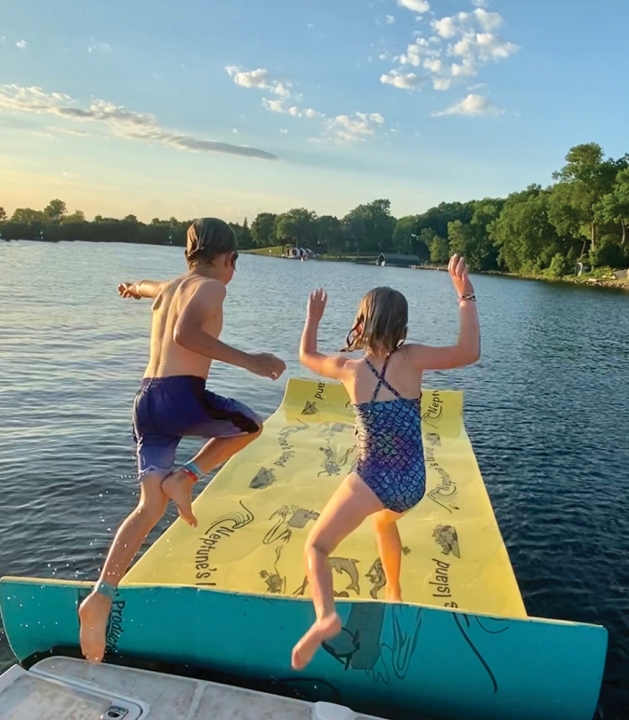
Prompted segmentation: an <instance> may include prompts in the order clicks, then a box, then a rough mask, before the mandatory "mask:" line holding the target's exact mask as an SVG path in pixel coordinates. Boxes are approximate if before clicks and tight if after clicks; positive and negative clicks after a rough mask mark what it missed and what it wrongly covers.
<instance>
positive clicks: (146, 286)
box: [118, 280, 168, 300]
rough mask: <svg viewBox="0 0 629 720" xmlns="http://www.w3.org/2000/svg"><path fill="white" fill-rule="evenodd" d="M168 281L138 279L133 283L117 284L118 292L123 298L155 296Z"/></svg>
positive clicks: (137, 298)
mask: <svg viewBox="0 0 629 720" xmlns="http://www.w3.org/2000/svg"><path fill="white" fill-rule="evenodd" d="M167 284H168V282H159V281H156V280H140V282H134V283H120V285H118V294H119V295H120V296H121V297H124V298H135V299H136V300H139V299H140V298H156V297H157V296H158V295H159V294H160V293H161V291H162V290H163V289H164V286H165V285H167Z"/></svg>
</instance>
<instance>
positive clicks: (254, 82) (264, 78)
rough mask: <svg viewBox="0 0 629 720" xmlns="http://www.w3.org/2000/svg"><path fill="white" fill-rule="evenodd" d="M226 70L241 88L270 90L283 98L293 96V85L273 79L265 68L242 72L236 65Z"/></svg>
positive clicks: (229, 66)
mask: <svg viewBox="0 0 629 720" xmlns="http://www.w3.org/2000/svg"><path fill="white" fill-rule="evenodd" d="M225 70H227V73H228V74H229V76H230V77H232V78H233V80H234V82H235V83H236V85H240V87H245V88H258V89H260V90H270V91H271V92H272V93H275V95H279V97H281V98H289V97H290V96H291V89H290V88H291V84H290V83H289V82H286V81H281V80H277V79H276V78H273V77H272V76H271V74H270V73H269V71H268V70H265V69H264V68H257V69H256V70H240V69H239V68H237V67H236V66H235V65H228V66H227V67H226V68H225Z"/></svg>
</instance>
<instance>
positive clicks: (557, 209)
mask: <svg viewBox="0 0 629 720" xmlns="http://www.w3.org/2000/svg"><path fill="white" fill-rule="evenodd" d="M623 162H624V161H614V160H611V159H608V160H605V159H604V156H603V149H602V148H601V146H600V145H598V144H597V143H587V144H584V145H575V146H574V147H573V148H571V149H570V150H569V151H568V154H567V155H566V164H565V165H564V167H563V168H562V169H561V170H559V171H558V172H555V173H553V177H554V178H555V179H556V180H559V183H558V184H557V185H556V186H555V187H554V189H553V196H552V201H551V205H550V207H549V218H550V221H551V222H552V223H553V225H555V227H556V228H557V231H558V232H559V234H560V235H563V234H566V233H567V232H569V233H570V234H571V235H572V236H573V237H581V238H582V239H583V251H585V249H586V247H587V245H588V244H589V247H590V249H591V250H594V249H595V248H596V241H597V237H598V224H597V217H596V207H597V205H598V203H599V202H600V201H601V199H602V198H603V196H604V195H606V194H607V193H609V192H611V190H612V187H613V184H614V179H615V177H616V174H617V172H618V170H619V169H620V168H621V166H622V164H623Z"/></svg>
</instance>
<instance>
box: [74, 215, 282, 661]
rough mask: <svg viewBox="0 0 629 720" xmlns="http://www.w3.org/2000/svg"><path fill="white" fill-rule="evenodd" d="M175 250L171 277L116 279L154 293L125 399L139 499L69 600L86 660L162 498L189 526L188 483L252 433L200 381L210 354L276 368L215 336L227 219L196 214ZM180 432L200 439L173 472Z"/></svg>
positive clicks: (264, 370) (132, 292) (133, 290)
mask: <svg viewBox="0 0 629 720" xmlns="http://www.w3.org/2000/svg"><path fill="white" fill-rule="evenodd" d="M185 256H186V260H187V262H188V272H187V273H186V274H184V275H182V276H181V277H178V278H175V279H174V280H171V281H168V282H153V281H149V280H142V281H141V282H139V283H122V284H121V285H120V286H119V287H118V291H119V293H120V295H121V296H122V297H127V298H129V297H130V298H136V299H139V298H143V297H144V298H153V299H154V301H153V305H152V313H153V314H152V326H151V348H150V358H149V363H148V366H147V368H146V371H145V373H144V379H143V380H142V385H141V387H140V390H139V391H138V392H137V394H136V396H135V400H134V403H133V433H134V438H135V441H136V445H137V459H138V479H139V481H140V483H141V485H140V501H139V503H138V506H137V507H136V509H135V510H134V511H133V512H132V513H131V514H130V515H129V517H127V519H126V520H125V521H124V522H123V523H122V525H121V526H120V528H119V529H118V532H117V533H116V536H115V538H114V541H113V544H112V546H111V549H110V551H109V554H108V556H107V560H106V561H105V565H104V566H103V569H102V572H101V575H100V578H99V580H98V582H97V584H96V586H95V587H94V590H93V591H92V593H91V594H90V595H89V596H88V597H87V598H86V599H85V600H84V601H83V603H82V604H81V606H80V608H79V617H80V622H81V649H82V651H83V654H84V655H85V657H86V658H87V659H88V660H89V661H90V662H100V661H101V660H102V659H103V655H104V653H105V635H106V631H107V621H108V618H109V611H110V609H111V603H112V600H113V598H114V596H115V592H116V586H117V585H118V583H119V581H120V579H121V578H122V576H123V575H124V573H125V572H126V571H127V569H128V567H129V565H130V564H131V561H132V560H133V558H134V556H135V555H136V553H137V551H138V550H139V549H140V547H141V545H142V543H143V542H144V540H145V539H146V536H147V535H148V534H149V532H150V531H151V530H152V529H153V528H154V527H155V525H157V523H158V522H159V521H160V519H161V518H162V516H163V515H164V512H165V510H166V506H167V504H168V501H169V500H172V501H173V502H174V503H175V504H176V506H177V509H178V511H179V515H180V516H181V518H182V519H183V520H185V521H186V522H187V523H189V524H190V525H191V526H192V527H196V519H195V517H194V515H193V513H192V507H191V503H192V486H193V485H194V483H195V482H196V481H197V480H199V478H200V477H201V476H202V475H205V474H206V473H208V472H209V471H210V470H211V469H212V468H214V467H216V466H217V465H220V464H221V463H224V462H225V461H226V460H227V459H228V458H230V457H231V456H232V455H233V454H234V453H236V452H238V451H239V450H241V449H242V448H244V447H245V446H246V445H248V444H249V443H250V442H251V441H252V440H254V439H255V438H257V437H258V436H259V435H260V433H261V432H262V421H261V420H260V418H259V417H258V415H256V413H254V412H253V411H252V410H251V409H249V408H248V407H247V406H246V405H244V404H243V403H240V402H238V401H237V400H231V399H228V398H223V397H220V396H219V395H215V394H214V393H212V392H210V391H208V390H206V389H205V382H206V379H207V376H208V373H209V371H210V366H211V364H212V360H219V361H221V362H226V363H229V364H231V365H237V366H238V367H242V368H245V369H246V370H249V371H250V372H252V373H255V374H256V375H261V376H262V377H268V378H271V379H273V380H277V378H279V377H280V375H281V374H282V373H283V372H284V370H285V369H286V365H285V364H284V362H283V361H282V360H280V359H279V358H277V357H275V356H274V355H270V354H265V353H262V354H258V355H250V354H248V353H245V352H241V351H240V350H236V349H235V348H233V347H230V346H229V345H226V344H225V343H222V342H221V341H220V340H219V339H218V337H219V335H220V333H221V329H222V325H223V301H224V299H225V295H226V285H227V284H228V283H229V282H230V280H231V279H232V277H233V275H234V271H235V265H236V258H237V257H238V252H237V250H236V236H235V234H234V232H233V230H232V229H231V228H230V227H229V225H227V223H225V222H223V221H222V220H217V219H215V218H203V219H201V220H196V221H195V222H194V223H193V224H192V225H191V226H190V227H189V228H188V235H187V242H186V253H185ZM183 436H200V437H204V438H208V439H209V442H208V443H207V444H206V445H205V446H204V447H203V448H202V449H201V451H200V452H199V453H198V454H197V455H196V456H195V457H194V458H193V459H192V460H191V461H189V462H188V463H186V464H185V465H184V466H183V467H181V468H179V469H178V470H177V471H173V464H174V460H175V452H176V449H177V445H178V444H179V442H180V440H181V438H182V437H183Z"/></svg>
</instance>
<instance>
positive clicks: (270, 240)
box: [251, 213, 277, 247]
mask: <svg viewBox="0 0 629 720" xmlns="http://www.w3.org/2000/svg"><path fill="white" fill-rule="evenodd" d="M276 217H277V215H275V214H274V213H259V214H258V215H257V217H256V219H255V220H254V221H253V222H252V223H251V236H252V237H253V241H254V243H255V244H256V246H257V247H269V246H270V245H273V244H274V243H275V241H276V240H275V218H276Z"/></svg>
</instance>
